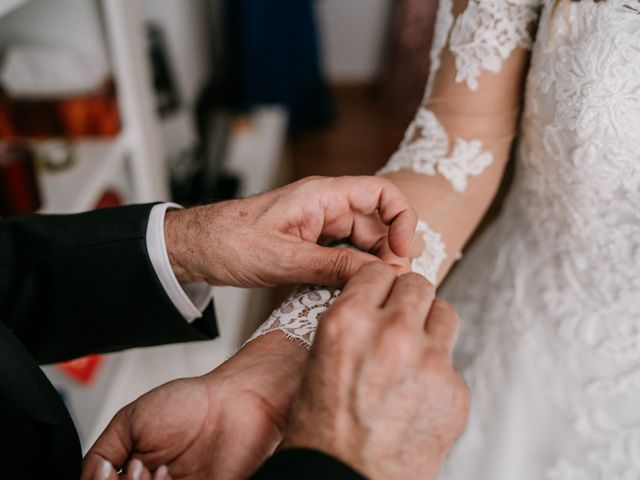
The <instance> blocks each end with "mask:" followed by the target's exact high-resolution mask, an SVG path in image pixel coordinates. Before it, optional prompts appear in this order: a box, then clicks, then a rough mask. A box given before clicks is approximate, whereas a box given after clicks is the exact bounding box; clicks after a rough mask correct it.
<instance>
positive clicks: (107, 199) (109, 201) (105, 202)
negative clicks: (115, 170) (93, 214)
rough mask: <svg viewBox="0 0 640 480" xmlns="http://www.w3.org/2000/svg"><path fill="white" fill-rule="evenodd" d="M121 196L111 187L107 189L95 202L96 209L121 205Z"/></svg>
mask: <svg viewBox="0 0 640 480" xmlns="http://www.w3.org/2000/svg"><path fill="white" fill-rule="evenodd" d="M122 203H123V202H122V197H121V196H120V194H119V193H118V192H116V191H115V190H112V189H107V190H105V192H104V193H103V194H102V196H101V197H100V200H98V203H97V204H96V209H98V208H109V207H118V206H120V205H122Z"/></svg>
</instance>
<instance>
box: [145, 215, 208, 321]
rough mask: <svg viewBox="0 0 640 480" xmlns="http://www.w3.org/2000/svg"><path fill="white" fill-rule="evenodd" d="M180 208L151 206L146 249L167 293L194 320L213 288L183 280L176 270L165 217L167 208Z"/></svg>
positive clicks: (202, 309) (204, 306)
mask: <svg viewBox="0 0 640 480" xmlns="http://www.w3.org/2000/svg"><path fill="white" fill-rule="evenodd" d="M179 208H182V207H181V206H180V205H177V204H175V203H159V204H158V205H154V206H153V208H151V213H150V214H149V223H148V224H147V251H148V252H149V259H150V260H151V265H153V269H154V271H155V272H156V275H157V276H158V280H159V281H160V284H161V285H162V287H163V288H164V290H165V292H166V293H167V296H168V297H169V298H170V299H171V301H172V302H173V304H174V305H175V307H176V309H178V311H179V312H180V313H181V314H182V316H183V317H184V318H185V320H187V321H188V322H190V323H191V322H193V321H194V320H195V319H196V318H200V317H202V312H204V310H205V308H207V305H209V302H211V298H212V296H213V289H212V288H211V286H209V285H207V284H206V283H185V284H180V282H178V279H177V278H176V276H175V274H174V273H173V269H172V268H171V263H170V262H169V255H168V253H167V246H166V243H165V240H164V217H165V214H166V212H167V210H168V209H179Z"/></svg>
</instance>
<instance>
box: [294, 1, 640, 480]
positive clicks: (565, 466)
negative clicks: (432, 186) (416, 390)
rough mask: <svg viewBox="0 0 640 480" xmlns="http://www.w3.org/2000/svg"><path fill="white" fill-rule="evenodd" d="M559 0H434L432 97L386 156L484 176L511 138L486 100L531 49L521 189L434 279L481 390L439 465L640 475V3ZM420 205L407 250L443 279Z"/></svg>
mask: <svg viewBox="0 0 640 480" xmlns="http://www.w3.org/2000/svg"><path fill="white" fill-rule="evenodd" d="M553 3H555V0H499V1H498V0H495V1H492V0H475V1H474V0H470V1H469V2H466V1H464V2H457V1H452V0H441V2H440V9H439V12H438V27H437V31H436V36H435V38H434V42H433V51H432V53H431V55H432V65H433V72H432V76H431V78H430V81H429V85H428V87H427V95H426V98H425V103H424V105H423V106H422V107H421V108H420V110H419V112H418V114H417V116H416V119H415V120H414V122H413V123H412V125H411V126H410V128H409V129H408V131H407V134H406V136H405V139H404V141H403V143H402V144H401V147H400V149H399V150H398V152H397V153H396V154H395V155H394V156H393V157H392V158H391V160H390V162H389V163H388V165H387V166H386V167H385V168H384V169H383V171H382V173H383V174H393V173H395V172H401V171H405V172H406V171H408V172H414V173H415V174H417V175H420V176H423V177H424V178H428V179H431V180H433V181H434V182H435V181H439V182H441V183H440V185H448V186H449V188H450V190H451V192H452V195H457V196H458V197H455V198H459V199H461V198H464V196H465V195H469V194H471V193H472V192H473V191H474V189H475V190H477V189H479V188H481V186H482V185H483V184H486V183H487V182H488V181H489V179H490V175H491V173H490V172H491V171H492V169H493V168H494V167H495V166H496V165H497V164H499V163H500V162H506V158H507V154H506V153H504V150H505V149H503V148H501V147H500V146H497V143H496V141H495V139H496V138H498V137H499V135H498V134H494V133H495V132H493V131H492V130H487V129H486V128H484V123H483V124H482V125H481V126H480V127H478V126H477V125H475V124H474V121H475V122H477V121H478V117H477V114H478V110H477V104H476V101H477V99H478V98H479V97H480V96H490V95H491V92H490V90H491V88H492V86H493V85H500V86H501V87H500V88H503V86H504V85H505V83H504V76H505V75H507V74H509V75H512V76H513V81H514V82H519V81H520V78H522V76H521V73H520V74H518V73H515V74H514V73H513V71H514V70H515V69H513V68H511V67H512V66H513V64H512V63H510V62H511V61H512V59H513V57H514V55H516V52H517V51H522V50H526V49H532V55H531V63H530V66H529V68H528V70H527V77H526V89H525V91H524V109H523V111H522V112H521V120H520V125H519V128H520V135H519V139H518V144H517V147H516V149H515V154H516V155H515V156H516V158H515V162H516V177H515V180H514V183H513V186H512V187H511V191H510V194H509V196H508V198H507V200H506V201H505V204H504V207H503V211H502V213H501V215H500V217H499V218H498V219H497V220H496V221H495V222H494V223H493V225H492V226H491V227H490V228H489V229H488V230H487V231H486V232H485V233H484V234H483V235H482V236H481V238H480V239H479V240H478V241H477V242H476V243H475V244H474V245H473V247H472V248H471V249H470V250H468V251H466V252H465V258H464V261H463V262H462V263H461V265H460V266H459V268H458V269H457V270H456V271H455V273H454V274H452V275H451V277H450V279H449V281H448V282H447V285H446V286H445V287H444V288H443V289H442V290H441V294H442V295H444V296H446V297H447V298H448V300H449V301H451V302H452V303H453V304H454V305H455V306H456V307H457V308H458V310H459V311H460V313H461V318H462V320H463V330H462V332H461V337H460V345H459V349H458V353H457V361H458V363H459V365H460V367H461V369H462V370H463V373H464V375H465V378H466V379H467V381H468V382H469V384H470V386H471V392H472V398H473V401H472V415H471V420H470V423H469V428H468V431H467V433H466V434H465V435H464V437H463V439H462V440H461V441H460V443H459V445H458V446H457V447H456V449H455V450H454V452H453V454H452V455H451V458H450V459H449V461H448V462H447V464H446V466H445V469H444V471H443V472H442V478H443V479H455V480H458V479H471V478H473V479H476V478H480V479H484V478H487V479H489V478H490V479H492V480H503V479H504V480H506V479H513V478H518V479H523V480H540V479H549V480H610V479H625V480H626V479H628V480H630V479H634V480H635V479H638V478H640V409H639V408H638V407H637V405H638V399H639V398H640V14H639V13H638V11H639V10H640V8H639V7H640V4H637V2H636V0H627V1H623V0H610V1H607V2H599V3H595V2H591V1H584V0H583V1H582V2H579V3H576V2H568V1H563V2H561V3H560V6H559V8H558V9H557V11H556V13H555V15H554V17H553V18H552V17H551V10H552V8H551V7H552V4H553ZM534 39H535V41H534ZM523 65H524V63H523ZM522 68H525V67H524V66H523V67H522ZM448 69H449V70H452V71H448ZM520 70H522V69H520ZM508 72H511V73H508ZM445 81H447V82H450V83H451V85H452V86H451V88H455V90H454V92H455V93H456V94H458V93H459V92H460V95H467V96H465V99H464V107H465V108H463V109H462V111H467V110H468V111H469V112H471V111H472V110H473V114H472V113H469V115H468V117H467V118H466V121H465V122H457V123H456V122H455V121H452V119H451V115H450V113H451V111H453V110H455V111H456V112H457V111H459V108H460V107H458V106H455V108H454V109H453V110H452V109H451V108H450V104H451V102H450V101H449V99H448V98H444V100H443V97H442V91H443V86H442V82H445ZM460 89H464V90H460ZM465 90H466V91H467V92H468V94H465V93H464V91H465ZM513 91H515V90H513ZM504 95H505V96H509V95H513V92H512V91H511V90H509V91H507V90H505V93H504ZM493 98H495V97H493ZM434 99H435V100H434ZM512 100H513V99H512ZM447 102H449V103H448V104H447V105H448V106H449V107H448V108H449V110H447V111H446V112H443V110H442V104H443V103H447ZM460 102H462V100H461V101H460ZM454 103H455V102H454ZM515 103H516V104H519V103H520V101H519V99H516V102H515ZM486 108H491V105H488V106H487V107H486ZM465 109H466V110H465ZM474 109H475V110H474ZM500 111H502V110H500ZM482 121H483V122H488V123H490V122H494V123H496V124H497V123H499V120H498V119H497V118H496V116H495V115H491V116H487V117H483V118H482ZM426 193H427V191H426V190H425V195H426ZM425 202H426V201H425ZM422 211H427V210H424V209H423V210H422ZM423 220H424V221H425V223H424V224H423V226H426V230H423V231H422V233H421V235H419V237H421V238H422V239H423V242H424V245H423V247H422V248H421V251H420V252H419V254H418V255H416V258H415V259H414V263H413V266H414V269H415V270H418V268H422V273H424V272H427V271H431V272H433V271H435V272H436V274H438V277H437V279H440V278H441V275H442V271H441V270H440V273H438V272H439V268H440V265H441V264H442V262H445V261H446V260H445V257H444V256H446V255H447V252H446V251H445V246H446V245H449V244H451V243H452V242H454V240H453V237H452V236H451V235H449V234H448V233H447V232H445V231H442V232H440V231H438V230H439V228H438V227H439V225H441V223H438V221H436V220H435V217H428V218H423ZM427 221H428V223H427ZM425 232H427V233H425ZM457 248H458V247H457V246H456V247H455V248H454V250H456V249H457ZM434 252H436V253H434ZM437 252H440V253H442V254H443V255H444V256H443V255H439V254H437ZM451 253H452V250H451V249H449V250H448V257H449V259H450V258H451V257H452V255H451ZM434 269H435V270H434ZM431 278H432V279H434V278H435V277H434V276H433V275H432V276H431ZM310 291H322V289H320V290H318V289H313V290H307V291H306V292H305V293H304V294H305V295H308V294H309V292H310ZM338 293H339V292H337V293H335V295H337V294H338ZM335 295H332V298H334V297H335ZM323 308H324V307H323Z"/></svg>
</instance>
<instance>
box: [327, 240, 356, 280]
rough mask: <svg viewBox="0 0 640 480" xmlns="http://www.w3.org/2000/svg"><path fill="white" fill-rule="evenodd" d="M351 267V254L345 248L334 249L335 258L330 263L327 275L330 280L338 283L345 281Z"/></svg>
mask: <svg viewBox="0 0 640 480" xmlns="http://www.w3.org/2000/svg"><path fill="white" fill-rule="evenodd" d="M352 267H353V259H352V256H351V252H350V251H348V250H347V249H346V248H338V249H336V254H335V257H334V258H333V261H332V263H331V271H330V272H329V275H330V276H331V278H332V279H334V280H336V281H338V282H340V281H344V280H346V279H347V277H348V275H349V273H350V272H351V269H352Z"/></svg>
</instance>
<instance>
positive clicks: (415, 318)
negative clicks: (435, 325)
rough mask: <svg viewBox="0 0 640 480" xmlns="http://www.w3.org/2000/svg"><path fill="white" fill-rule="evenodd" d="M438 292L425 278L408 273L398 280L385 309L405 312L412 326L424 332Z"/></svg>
mask: <svg viewBox="0 0 640 480" xmlns="http://www.w3.org/2000/svg"><path fill="white" fill-rule="evenodd" d="M435 294H436V290H435V288H434V286H433V285H431V284H430V283H429V282H428V281H427V280H426V279H425V278H424V277H422V276H421V275H418V274H416V273H407V274H406V275H402V276H400V277H399V278H398V280H397V281H396V282H395V284H394V285H393V288H392V289H391V293H390V294H389V298H388V300H387V302H386V304H385V308H388V309H390V310H391V311H399V312H405V313H406V315H403V317H406V318H407V319H408V320H409V321H410V322H411V325H412V326H414V327H416V328H417V329H420V330H422V329H423V328H424V324H425V321H426V318H427V315H428V313H429V309H430V308H431V304H432V303H433V299H434V298H435Z"/></svg>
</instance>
